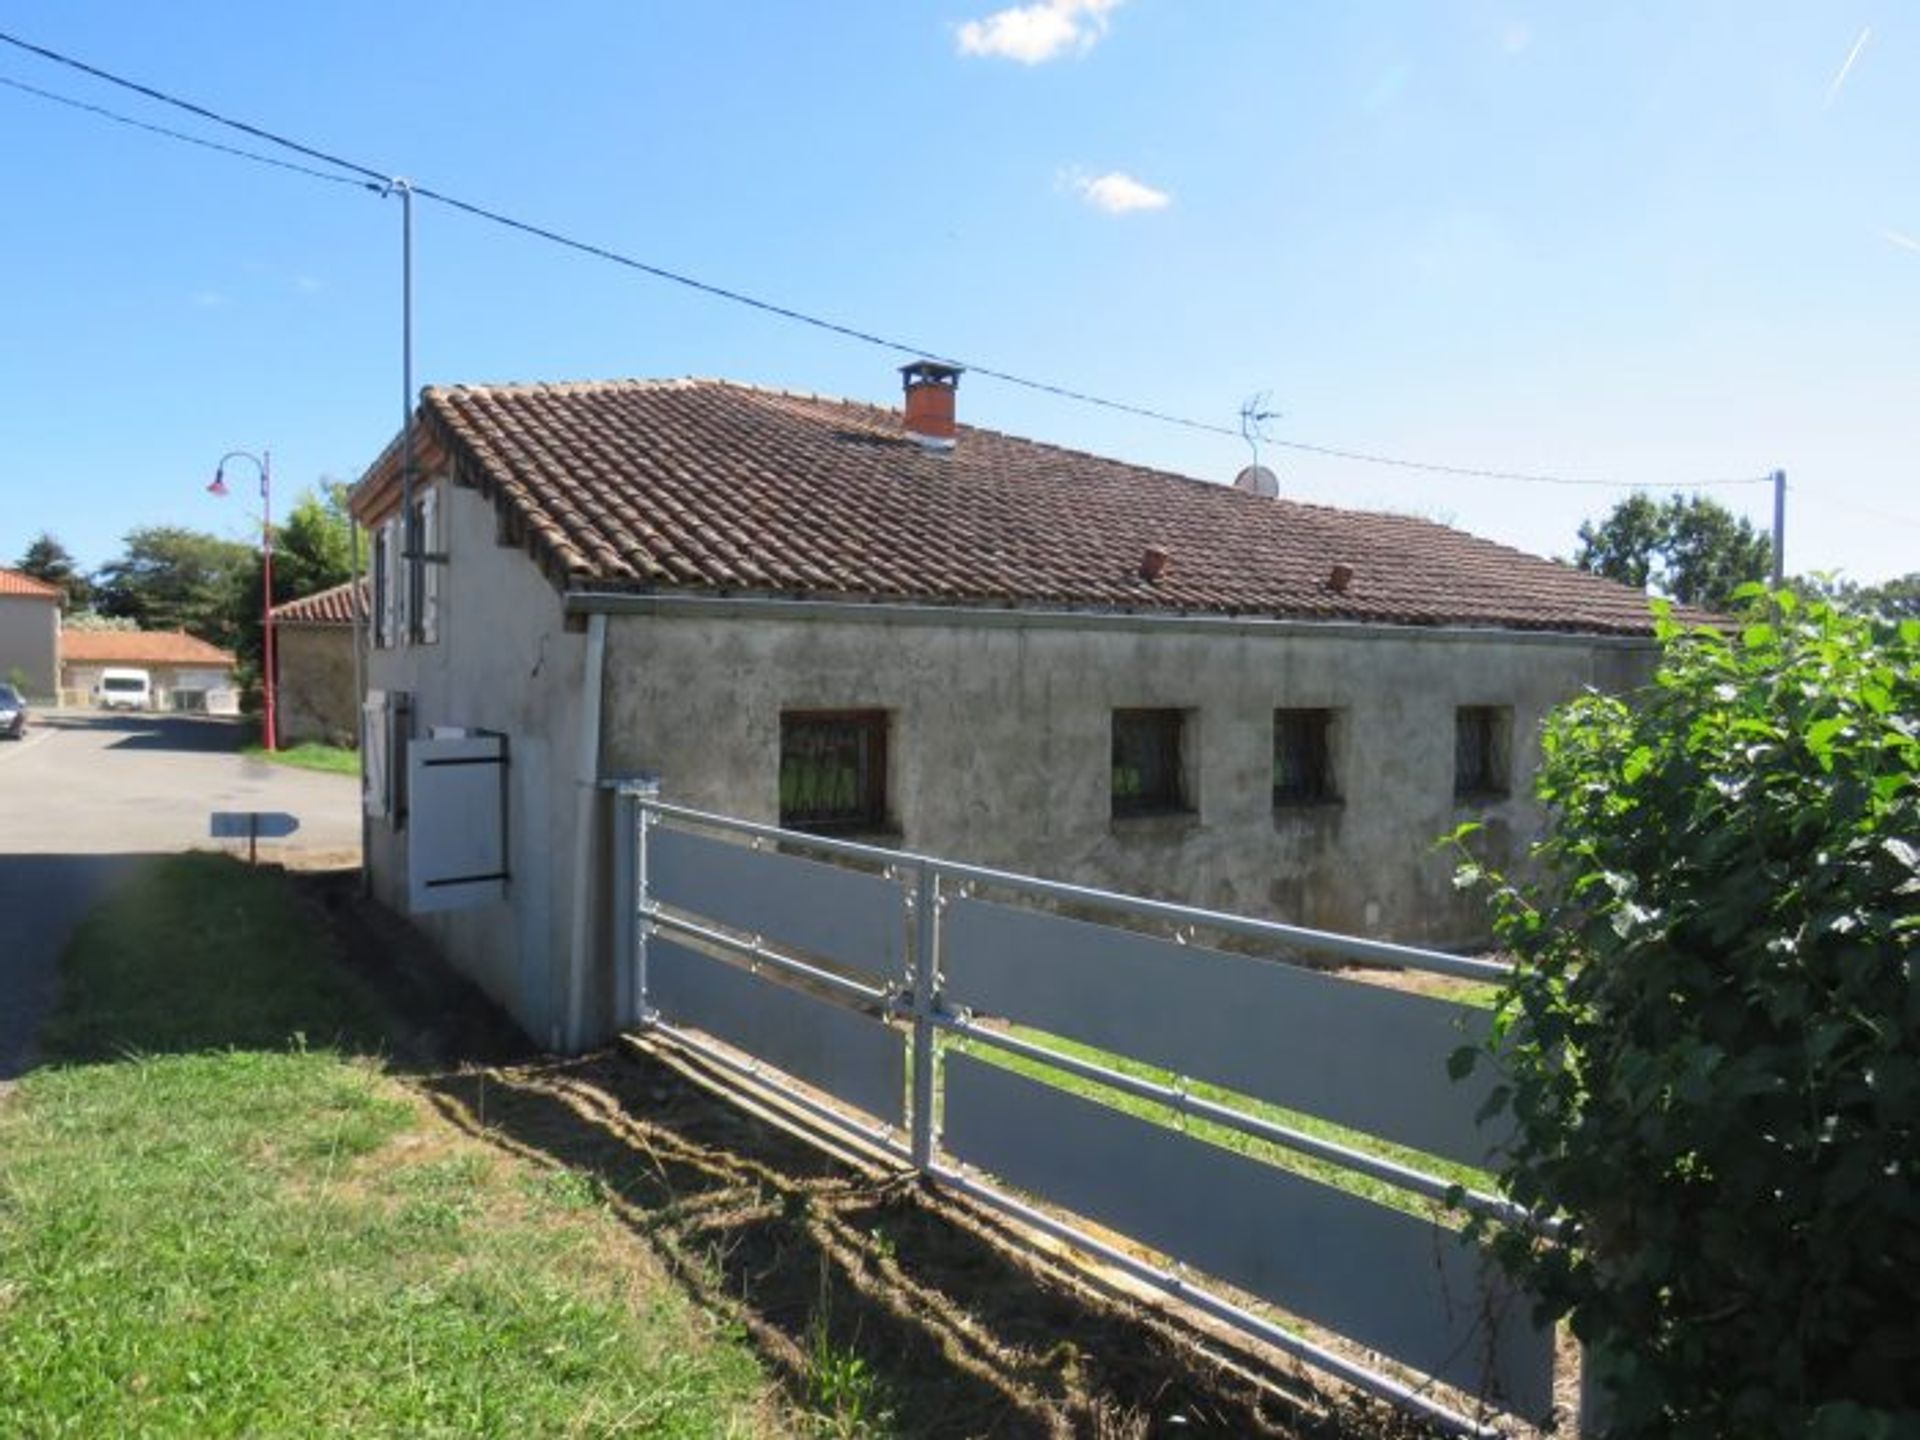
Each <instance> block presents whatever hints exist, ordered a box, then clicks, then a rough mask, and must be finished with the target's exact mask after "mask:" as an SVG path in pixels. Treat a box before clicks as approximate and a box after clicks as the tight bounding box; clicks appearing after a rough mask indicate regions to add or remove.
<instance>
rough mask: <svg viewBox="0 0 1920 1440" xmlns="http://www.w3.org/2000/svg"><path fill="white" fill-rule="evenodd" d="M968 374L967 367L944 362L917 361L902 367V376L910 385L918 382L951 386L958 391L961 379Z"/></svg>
mask: <svg viewBox="0 0 1920 1440" xmlns="http://www.w3.org/2000/svg"><path fill="white" fill-rule="evenodd" d="M966 373H967V372H966V367H965V366H962V365H949V364H947V363H946V361H944V360H915V361H913V362H912V363H911V364H907V365H902V366H901V367H900V374H901V375H902V376H903V377H904V378H905V381H906V383H907V384H908V385H912V384H914V383H916V382H918V383H919V384H922V385H950V386H953V387H955V388H956V389H957V388H958V387H959V384H960V377H961V376H962V375H964V374H966Z"/></svg>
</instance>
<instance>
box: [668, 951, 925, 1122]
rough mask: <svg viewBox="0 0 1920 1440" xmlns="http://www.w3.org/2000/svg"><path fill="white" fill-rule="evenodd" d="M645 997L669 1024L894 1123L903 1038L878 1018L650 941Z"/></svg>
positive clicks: (902, 1074)
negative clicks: (700, 1034)
mask: <svg viewBox="0 0 1920 1440" xmlns="http://www.w3.org/2000/svg"><path fill="white" fill-rule="evenodd" d="M647 967H648V987H647V988H648V998H649V1000H650V1002H651V1003H652V1005H653V1007H654V1008H655V1009H656V1010H658V1011H659V1012H660V1014H661V1015H662V1016H663V1017H664V1018H666V1019H667V1020H668V1021H671V1022H679V1023H683V1024H687V1025H692V1026H695V1027H697V1028H699V1029H701V1030H705V1031H706V1032H707V1033H708V1034H710V1035H713V1036H716V1037H717V1038H719V1039H721V1040H724V1041H726V1042H727V1043H728V1044H729V1045H732V1046H734V1047H735V1048H736V1049H739V1050H744V1051H745V1052H747V1053H748V1054H749V1055H752V1056H753V1057H755V1058H756V1059H759V1060H764V1061H766V1062H767V1063H768V1064H769V1065H773V1066H775V1067H777V1068H778V1069H781V1070H785V1071H786V1072H787V1073H788V1074H790V1075H793V1076H795V1077H797V1078H798V1079H801V1080H804V1081H806V1082H807V1084H809V1085H812V1086H813V1087H815V1088H816V1089H819V1090H823V1091H825V1092H826V1093H827V1094H829V1095H832V1096H835V1097H836V1098H838V1099H841V1100H844V1101H846V1102H847V1103H848V1104H849V1105H853V1106H856V1107H858V1108H859V1109H861V1110H864V1111H866V1112H867V1113H868V1114H869V1115H873V1116H876V1117H878V1118H879V1119H882V1120H884V1121H886V1122H887V1123H888V1124H891V1125H899V1124H900V1123H902V1119H903V1115H904V1111H905V1105H906V1086H907V1062H906V1053H907V1051H906V1040H905V1037H904V1036H903V1035H902V1034H901V1033H900V1032H898V1031H896V1030H890V1029H888V1028H887V1027H886V1026H885V1025H883V1024H881V1023H880V1022H879V1021H878V1020H872V1019H868V1018H867V1017H866V1016H863V1015H858V1014H855V1013H854V1012H853V1011H851V1010H848V1009H846V1008H844V1007H843V1006H840V1005H836V1004H834V1003H833V1002H832V1001H829V1000H819V999H815V998H814V997H813V996H811V995H805V994H802V993H801V992H800V991H798V990H795V989H793V988H791V987H789V986H786V985H781V984H779V983H777V982H775V981H773V980H770V979H767V978H766V977H764V976H755V975H751V974H749V973H747V972H746V971H744V970H740V969H736V968H735V967H734V966H732V965H729V964H727V963H726V962H725V961H722V960H715V959H713V958H712V957H710V956H707V955H703V954H701V953H700V952H699V951H697V950H691V949H688V948H687V947H686V946H684V945H676V944H674V943H673V942H672V941H670V940H666V939H663V938H658V937H656V938H655V939H653V940H651V941H650V942H649V943H648V946H647Z"/></svg>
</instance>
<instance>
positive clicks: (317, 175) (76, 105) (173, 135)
mask: <svg viewBox="0 0 1920 1440" xmlns="http://www.w3.org/2000/svg"><path fill="white" fill-rule="evenodd" d="M0 85H4V86H6V87H7V88H8V89H9V90H19V91H22V92H23V93H25V94H28V95H34V96H37V97H39V98H40V99H42V100H51V101H52V102H53V103H54V104H55V105H65V106H67V107H68V108H69V109H73V110H84V111H86V112H87V113H88V114H89V115H98V116H99V117H100V118H101V119H103V120H111V121H113V122H114V123H115V124H116V125H128V126H131V127H132V128H134V129H135V130H145V131H147V132H148V133H150V134H153V135H164V136H165V137H166V138H167V139H169V140H178V141H180V142H182V143H183V144H187V145H198V146H199V147H200V148H201V149H203V150H216V151H218V152H219V153H220V154H222V155H233V156H236V157H237V158H239V159H241V160H251V161H253V162H254V163H255V164H256V165H271V166H272V167H273V168H274V169H276V170H291V171H293V172H294V173H295V174H296V175H311V176H312V177H313V178H314V179H315V180H331V181H333V182H334V183H335V184H337V185H354V186H359V187H362V188H367V187H370V186H371V185H372V182H371V181H368V180H356V179H354V178H353V177H352V176H350V175H335V174H332V173H331V172H329V171H326V170H317V169H315V168H314V167H313V166H311V165H301V164H298V163H297V162H295V161H292V160H276V159H275V158H274V157H273V156H271V155H262V154H260V153H259V152H258V151H256V150H242V149H241V148H240V147H239V146H237V145H222V144H221V143H220V142H219V141H218V140H208V139H206V138H204V137H203V136H199V135H189V134H187V133H186V131H184V130H170V129H168V128H167V127H166V126H165V125H154V124H151V123H149V122H148V121H145V120H136V119H134V118H133V117H132V116H131V115H122V114H120V113H119V112H118V111H117V110H109V109H107V108H106V107H105V106H104V105H89V104H88V103H87V102H86V101H84V100H75V99H73V98H72V97H71V96H67V95H56V94H54V93H53V91H51V90H42V89H40V88H39V87H38V86H37V85H29V84H27V83H26V82H25V81H22V80H13V79H9V78H8V77H7V76H5V75H0Z"/></svg>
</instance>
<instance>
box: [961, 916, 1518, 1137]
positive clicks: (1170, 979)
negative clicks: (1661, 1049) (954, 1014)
mask: <svg viewBox="0 0 1920 1440" xmlns="http://www.w3.org/2000/svg"><path fill="white" fill-rule="evenodd" d="M942 943H943V946H944V948H943V950H942V952H941V956H942V969H943V971H944V977H945V978H944V981H943V984H944V995H945V998H946V1000H947V1002H948V1004H949V1005H961V1006H966V1007H969V1008H971V1009H973V1010H975V1011H977V1012H979V1013H981V1014H986V1015H1000V1016H1006V1017H1008V1018H1010V1019H1013V1020H1015V1021H1017V1022H1018V1023H1020V1024H1022V1025H1031V1026H1034V1027H1036V1028H1038V1029H1041V1030H1046V1031H1050V1032H1052V1033H1053V1034H1056V1035H1063V1036H1066V1037H1068V1038H1070V1039H1075V1040H1081V1041H1084V1042H1086V1043H1087V1044H1089V1045H1097V1046H1099V1047H1101V1048H1102V1049H1105V1050H1111V1051H1114V1052H1116V1053H1117V1054H1121V1055H1126V1056H1130V1057H1131V1058H1133V1059H1136V1060H1144V1061H1146V1062H1148V1063H1149V1064H1153V1065H1159V1066H1163V1067H1165V1068H1166V1069H1168V1070H1171V1071H1173V1072H1174V1073H1175V1074H1178V1075H1186V1076H1190V1077H1192V1078H1194V1079H1200V1080H1210V1081H1213V1082H1214V1083H1215V1084H1219V1085H1224V1086H1227V1087H1228V1088H1229V1089H1233V1090H1238V1091H1240V1092H1242V1093H1243V1094H1247V1095H1252V1096H1255V1097H1257V1098H1259V1099H1263V1100H1268V1101H1271V1102H1273V1103H1274V1104H1277V1105H1283V1106H1285V1107H1287V1108H1288V1109H1292V1110H1300V1111H1304V1112H1306V1113H1308V1114H1311V1115H1318V1116H1320V1117H1321V1118H1323V1119H1326V1120H1331V1121H1333V1122H1335V1123H1336V1124H1340V1125H1346V1126H1350V1127H1351V1128H1353V1129H1355V1130H1361V1131H1365V1132H1367V1133H1369V1134H1373V1135H1378V1136H1380V1137H1381V1138H1383V1139H1387V1140H1394V1141H1398V1142H1399V1143H1401V1144H1403V1145H1410V1146H1412V1147H1413V1148H1415V1149H1417V1150H1424V1151H1427V1152H1429V1153H1430V1154H1434V1155H1444V1156H1447V1157H1449V1158H1451V1159H1455V1160H1462V1161H1465V1162H1467V1163H1468V1164H1481V1163H1483V1162H1484V1161H1485V1160H1486V1159H1487V1157H1488V1156H1489V1155H1490V1154H1491V1153H1492V1152H1493V1151H1494V1150H1495V1149H1497V1148H1498V1145H1499V1142H1500V1137H1501V1132H1500V1131H1499V1130H1497V1129H1496V1128H1495V1127H1494V1125H1493V1124H1492V1123H1489V1124H1488V1125H1487V1126H1486V1127H1484V1128H1483V1127H1482V1126H1480V1125H1479V1123H1478V1122H1477V1121H1476V1120H1475V1118H1474V1117H1475V1116H1476V1114H1477V1113H1478V1111H1479V1108H1480V1103H1481V1101H1482V1100H1483V1099H1484V1097H1485V1095H1486V1093H1487V1090H1488V1089H1489V1088H1490V1087H1491V1085H1492V1084H1493V1083H1494V1082H1493V1079H1492V1077H1491V1075H1490V1074H1489V1073H1488V1072H1487V1068H1486V1067H1485V1066H1482V1067H1480V1068H1479V1069H1478V1070H1477V1071H1476V1072H1475V1074H1474V1075H1473V1076H1470V1077H1469V1078H1468V1079H1467V1080H1464V1081H1462V1082H1460V1083H1458V1084H1456V1083H1454V1082H1452V1081H1450V1080H1449V1079H1448V1078H1447V1057H1448V1056H1449V1055H1451V1054H1452V1053H1453V1052H1454V1051H1455V1050H1457V1049H1458V1048H1459V1047H1460V1046H1462V1045H1466V1044H1474V1045H1478V1044H1481V1043H1483V1042H1484V1041H1485V1039H1486V1035H1487V1027H1488V1024H1489V1016H1488V1014H1487V1012H1486V1011H1484V1010H1479V1009H1476V1008H1474V1007H1472V1006H1467V1005H1458V1004H1455V1003H1453V1002H1451V1001H1447V1000H1438V999H1435V998H1433V997H1431V996H1425V995H1412V994H1408V993H1406V992H1404V991H1398V990H1389V989H1386V988H1384V987H1382V986H1378V985H1367V984H1363V983H1360V982H1358V981H1353V980H1343V979H1340V978H1339V977H1337V976H1333V975H1324V974H1318V973H1316V972H1314V971H1311V970H1305V969H1301V968H1299V967H1297V966H1293V965H1283V964H1279V963H1277V962H1274V961H1270V960H1257V959H1254V958H1252V957H1250V956H1245V955H1234V954H1230V953H1228V952H1226V951H1223V950H1211V949H1207V948H1205V947H1203V946H1195V945H1175V944H1172V943H1169V942H1167V941H1164V940H1156V939H1154V938H1152V937H1151V936H1146V935H1136V934H1133V933H1131V932H1129V931H1125V930H1116V929H1114V928H1112V927H1110V926H1106V925H1090V924H1087V923H1085V922H1083V921H1078V920H1066V919H1062V918H1061V917H1060V916H1057V915H1044V914H1038V913H1035V912H1033V911H1030V910H1015V909H1011V908H1009V907H1007V906H1004V905H995V904H990V903H987V902H985V901H980V900H958V901H955V902H953V903H952V904H951V905H950V906H949V907H948V909H947V912H946V915H945V929H944V931H943V934H942Z"/></svg>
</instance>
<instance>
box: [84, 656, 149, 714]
mask: <svg viewBox="0 0 1920 1440" xmlns="http://www.w3.org/2000/svg"><path fill="white" fill-rule="evenodd" d="M93 703H94V704H96V705H98V706H99V707H100V708H101V709H102V710H150V709H152V708H153V677H152V676H151V675H149V674H147V672H146V671H144V670H123V669H117V668H115V667H113V666H108V667H107V668H106V669H105V670H102V671H101V672H100V683H99V684H98V685H96V686H94V687H93Z"/></svg>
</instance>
